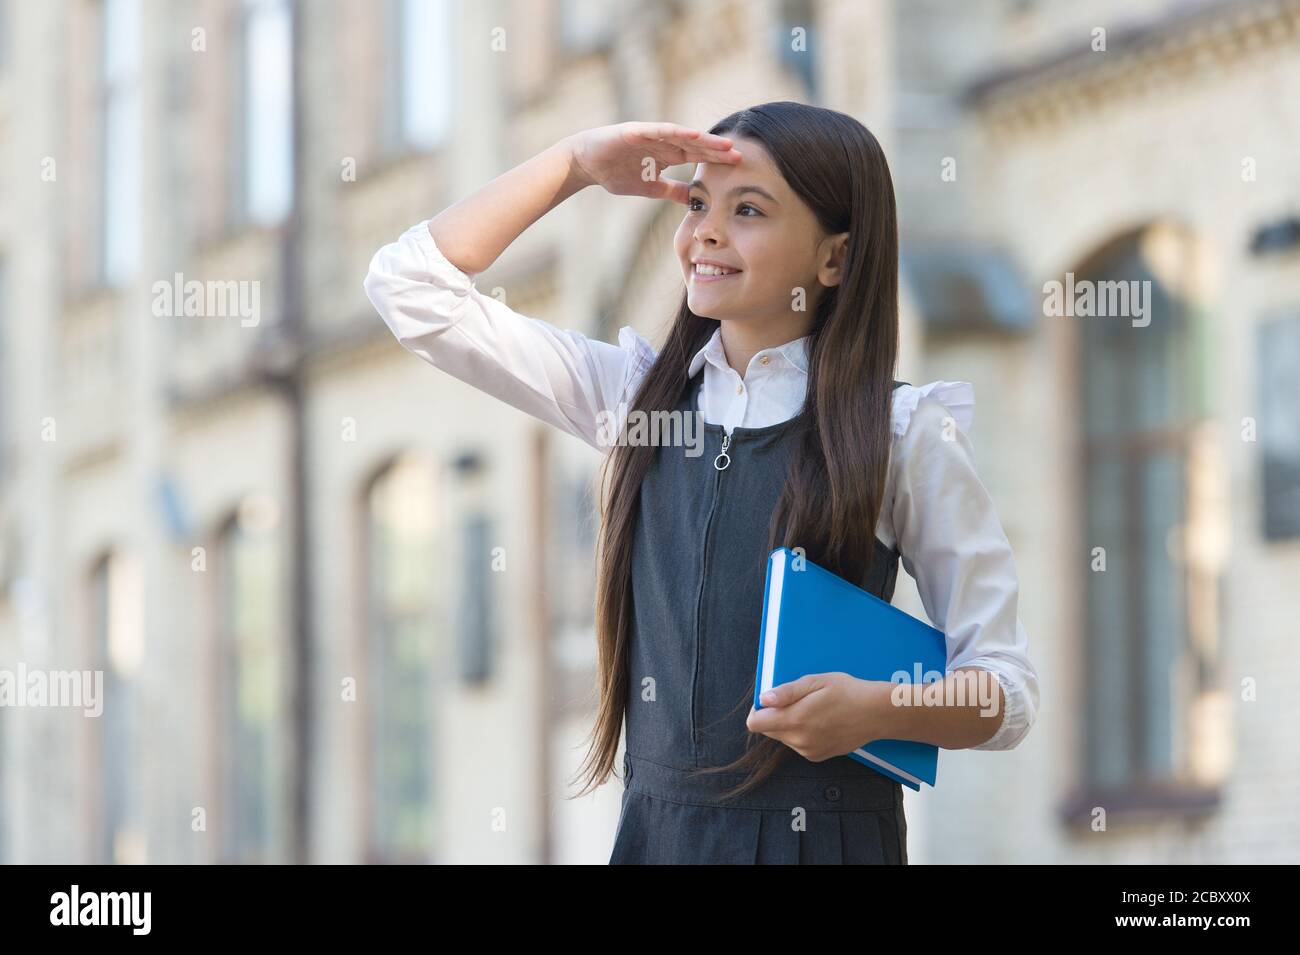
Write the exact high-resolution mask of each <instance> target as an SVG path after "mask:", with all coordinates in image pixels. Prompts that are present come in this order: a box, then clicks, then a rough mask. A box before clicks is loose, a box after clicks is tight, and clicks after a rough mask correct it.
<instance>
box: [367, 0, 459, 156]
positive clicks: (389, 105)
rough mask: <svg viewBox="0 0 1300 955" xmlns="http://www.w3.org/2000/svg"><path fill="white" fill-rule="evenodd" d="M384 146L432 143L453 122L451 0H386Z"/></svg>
mask: <svg viewBox="0 0 1300 955" xmlns="http://www.w3.org/2000/svg"><path fill="white" fill-rule="evenodd" d="M386 18H387V20H386V22H387V37H388V41H387V46H388V49H389V51H390V54H389V56H388V57H387V76H386V78H385V90H384V98H383V103H384V108H383V109H382V110H381V114H382V116H383V129H382V131H381V135H382V138H383V144H384V149H385V150H386V151H387V152H390V153H400V152H403V151H405V150H407V149H431V148H433V147H435V146H437V145H438V144H439V143H441V142H442V141H443V140H444V139H446V137H447V135H448V133H449V132H450V127H451V105H452V102H453V98H454V93H453V89H452V84H453V82H454V77H455V68H454V63H455V56H454V49H455V48H454V44H453V42H452V31H453V29H454V22H453V16H452V5H451V2H450V0H387V3H386Z"/></svg>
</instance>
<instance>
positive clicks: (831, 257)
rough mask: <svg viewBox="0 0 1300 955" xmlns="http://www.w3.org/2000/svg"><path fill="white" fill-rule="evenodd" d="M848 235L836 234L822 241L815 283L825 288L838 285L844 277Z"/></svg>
mask: <svg viewBox="0 0 1300 955" xmlns="http://www.w3.org/2000/svg"><path fill="white" fill-rule="evenodd" d="M848 247H849V234H848V233H847V232H837V233H836V234H835V235H831V236H827V237H826V238H825V239H823V240H822V248H821V256H822V264H821V266H820V267H819V268H818V269H817V281H819V282H821V284H822V285H825V286H826V287H827V288H830V287H831V286H833V285H839V284H840V279H842V278H843V277H844V257H845V256H846V255H847V254H848Z"/></svg>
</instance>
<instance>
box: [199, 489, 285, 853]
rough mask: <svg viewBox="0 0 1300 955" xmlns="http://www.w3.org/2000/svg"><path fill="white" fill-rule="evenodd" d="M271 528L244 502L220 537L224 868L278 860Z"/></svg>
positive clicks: (268, 517) (279, 699)
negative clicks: (236, 863) (238, 863)
mask: <svg viewBox="0 0 1300 955" xmlns="http://www.w3.org/2000/svg"><path fill="white" fill-rule="evenodd" d="M276 523H277V515H276V511H275V508H274V506H273V505H272V504H270V502H269V501H268V500H267V499H265V498H261V497H250V498H249V499H248V500H247V501H245V502H244V504H243V506H241V507H240V509H239V512H238V513H237V514H235V515H232V516H231V518H230V519H229V520H227V521H226V522H225V523H224V524H223V525H222V527H221V530H220V532H219V534H218V542H217V555H216V556H217V560H216V567H215V570H216V585H217V607H218V611H217V612H218V640H217V673H216V677H217V701H218V714H217V720H216V725H217V734H218V738H217V746H218V753H219V757H218V772H217V779H218V780H219V781H220V786H221V795H220V802H219V807H220V808H219V812H218V820H217V826H218V828H219V831H220V838H219V839H218V845H219V846H220V853H221V859H222V861H223V862H240V863H245V862H272V861H275V860H276V859H277V858H279V856H280V853H279V851H278V848H277V847H278V844H279V839H280V838H281V835H282V832H281V825H280V818H279V806H280V803H281V796H282V793H283V787H282V784H281V777H282V773H283V766H284V760H283V754H282V753H281V752H280V749H279V747H278V746H277V735H276V734H277V732H278V731H279V730H280V729H281V728H282V727H283V726H284V725H285V719H286V716H285V709H286V708H285V707H284V705H283V697H284V694H283V693H282V692H281V687H282V686H283V681H282V679H281V670H282V655H283V641H282V635H283V634H284V627H283V616H282V614H283V604H282V599H283V598H282V594H283V592H284V581H283V579H282V577H283V575H282V568H281V567H280V562H279V550H278V548H277V546H276V536H275V526H276Z"/></svg>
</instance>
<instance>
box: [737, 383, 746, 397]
mask: <svg viewBox="0 0 1300 955" xmlns="http://www.w3.org/2000/svg"><path fill="white" fill-rule="evenodd" d="M744 392H745V386H744V385H736V394H738V395H739V394H744Z"/></svg>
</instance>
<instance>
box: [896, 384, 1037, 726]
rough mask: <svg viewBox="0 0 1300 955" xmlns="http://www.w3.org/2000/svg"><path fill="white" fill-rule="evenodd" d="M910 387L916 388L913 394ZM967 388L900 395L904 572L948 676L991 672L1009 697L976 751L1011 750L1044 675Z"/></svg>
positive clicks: (899, 515)
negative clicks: (941, 649)
mask: <svg viewBox="0 0 1300 955" xmlns="http://www.w3.org/2000/svg"><path fill="white" fill-rule="evenodd" d="M909 389H910V390H909ZM974 406H975V394H974V389H973V387H972V386H971V385H970V383H969V382H947V381H935V382H931V383H929V384H927V385H924V386H921V387H914V386H911V385H903V386H900V387H899V388H898V389H896V397H895V406H894V425H895V434H896V435H897V438H896V441H895V445H894V464H893V465H891V470H895V473H894V475H893V477H892V481H891V483H892V484H893V499H892V503H891V505H890V507H891V516H892V518H893V529H894V532H895V535H896V537H897V542H898V550H899V553H900V555H901V559H902V562H903V566H904V567H905V568H906V570H907V572H908V573H909V574H911V576H912V577H913V579H915V581H916V585H917V590H918V592H919V593H920V596H921V602H922V603H923V604H924V605H925V612H926V614H927V615H928V616H929V617H930V620H931V622H932V623H933V624H934V626H935V627H937V628H938V629H940V630H942V631H943V632H944V634H945V635H946V637H947V644H948V672H952V671H953V670H956V669H957V668H959V667H977V668H980V669H983V670H987V671H989V672H991V673H992V674H993V675H994V676H995V677H996V679H997V681H998V683H999V684H1000V685H1001V687H1002V691H1003V695H1004V697H1005V700H1006V705H1005V708H1004V712H1003V714H1002V722H1001V725H1000V726H999V727H998V730H997V731H996V732H995V733H994V734H993V736H992V737H990V738H989V739H988V740H986V741H985V742H983V743H981V744H979V745H978V746H975V747H972V748H974V749H982V750H992V749H1011V748H1013V747H1015V746H1016V745H1017V744H1019V742H1020V741H1021V740H1022V739H1024V737H1025V735H1026V734H1027V733H1028V732H1029V728H1030V727H1031V726H1032V725H1033V723H1034V720H1035V718H1036V715H1037V712H1038V675H1037V673H1036V671H1035V670H1034V666H1033V664H1032V663H1031V662H1030V660H1029V639H1028V635H1027V634H1026V632H1025V628H1024V626H1023V625H1022V623H1021V621H1020V618H1019V615H1018V607H1017V604H1018V600H1019V581H1018V577H1017V573H1016V566H1015V560H1014V557H1013V556H1012V552H1011V544H1010V542H1009V541H1008V540H1007V537H1006V534H1005V533H1004V532H1003V529H1002V524H1001V522H1000V521H999V520H998V516H997V512H996V510H995V508H994V504H993V500H992V498H991V497H990V495H989V492H988V490H987V489H986V488H985V487H984V484H983V482H981V480H980V478H979V475H978V473H977V471H976V468H975V455H974V449H973V447H972V445H971V440H970V437H969V431H970V427H971V423H972V421H973V418H974Z"/></svg>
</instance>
